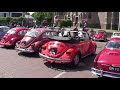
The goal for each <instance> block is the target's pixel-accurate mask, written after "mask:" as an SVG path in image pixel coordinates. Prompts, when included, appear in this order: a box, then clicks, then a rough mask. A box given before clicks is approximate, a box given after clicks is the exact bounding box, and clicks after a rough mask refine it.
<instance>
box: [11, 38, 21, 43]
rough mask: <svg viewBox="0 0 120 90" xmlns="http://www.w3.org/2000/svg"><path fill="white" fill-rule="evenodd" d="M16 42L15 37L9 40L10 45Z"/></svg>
mask: <svg viewBox="0 0 120 90" xmlns="http://www.w3.org/2000/svg"><path fill="white" fill-rule="evenodd" d="M16 41H19V40H18V38H17V37H14V38H11V39H10V43H11V44H15V42H16Z"/></svg>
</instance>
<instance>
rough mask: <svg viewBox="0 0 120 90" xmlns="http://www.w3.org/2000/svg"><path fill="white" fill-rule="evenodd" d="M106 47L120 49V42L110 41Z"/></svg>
mask: <svg viewBox="0 0 120 90" xmlns="http://www.w3.org/2000/svg"><path fill="white" fill-rule="evenodd" d="M106 47H107V48H115V49H120V42H108V43H107V45H106Z"/></svg>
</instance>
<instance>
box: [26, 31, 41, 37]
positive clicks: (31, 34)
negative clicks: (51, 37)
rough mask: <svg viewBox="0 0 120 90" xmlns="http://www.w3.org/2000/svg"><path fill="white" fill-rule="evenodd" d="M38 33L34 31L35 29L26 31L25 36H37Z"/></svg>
mask: <svg viewBox="0 0 120 90" xmlns="http://www.w3.org/2000/svg"><path fill="white" fill-rule="evenodd" d="M38 34H39V33H38V32H36V31H29V32H27V33H26V35H25V36H29V37H37V36H38Z"/></svg>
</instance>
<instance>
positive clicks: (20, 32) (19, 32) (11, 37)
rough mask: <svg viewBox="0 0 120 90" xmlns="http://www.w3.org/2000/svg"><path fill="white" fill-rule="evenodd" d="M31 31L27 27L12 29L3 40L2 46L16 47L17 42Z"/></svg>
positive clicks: (0, 42) (0, 43)
mask: <svg viewBox="0 0 120 90" xmlns="http://www.w3.org/2000/svg"><path fill="white" fill-rule="evenodd" d="M28 30H29V29H28V28H25V27H16V28H12V29H10V30H9V31H8V32H7V33H6V34H5V35H4V36H3V38H2V39H1V41H0V45H1V46H2V47H5V46H15V45H16V42H18V41H19V40H21V39H22V38H23V37H24V35H25V34H26V33H27V31H28Z"/></svg>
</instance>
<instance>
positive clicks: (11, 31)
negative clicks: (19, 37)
mask: <svg viewBox="0 0 120 90" xmlns="http://www.w3.org/2000/svg"><path fill="white" fill-rule="evenodd" d="M15 32H16V30H15V29H10V30H9V31H8V32H7V33H9V34H14V33H15Z"/></svg>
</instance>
